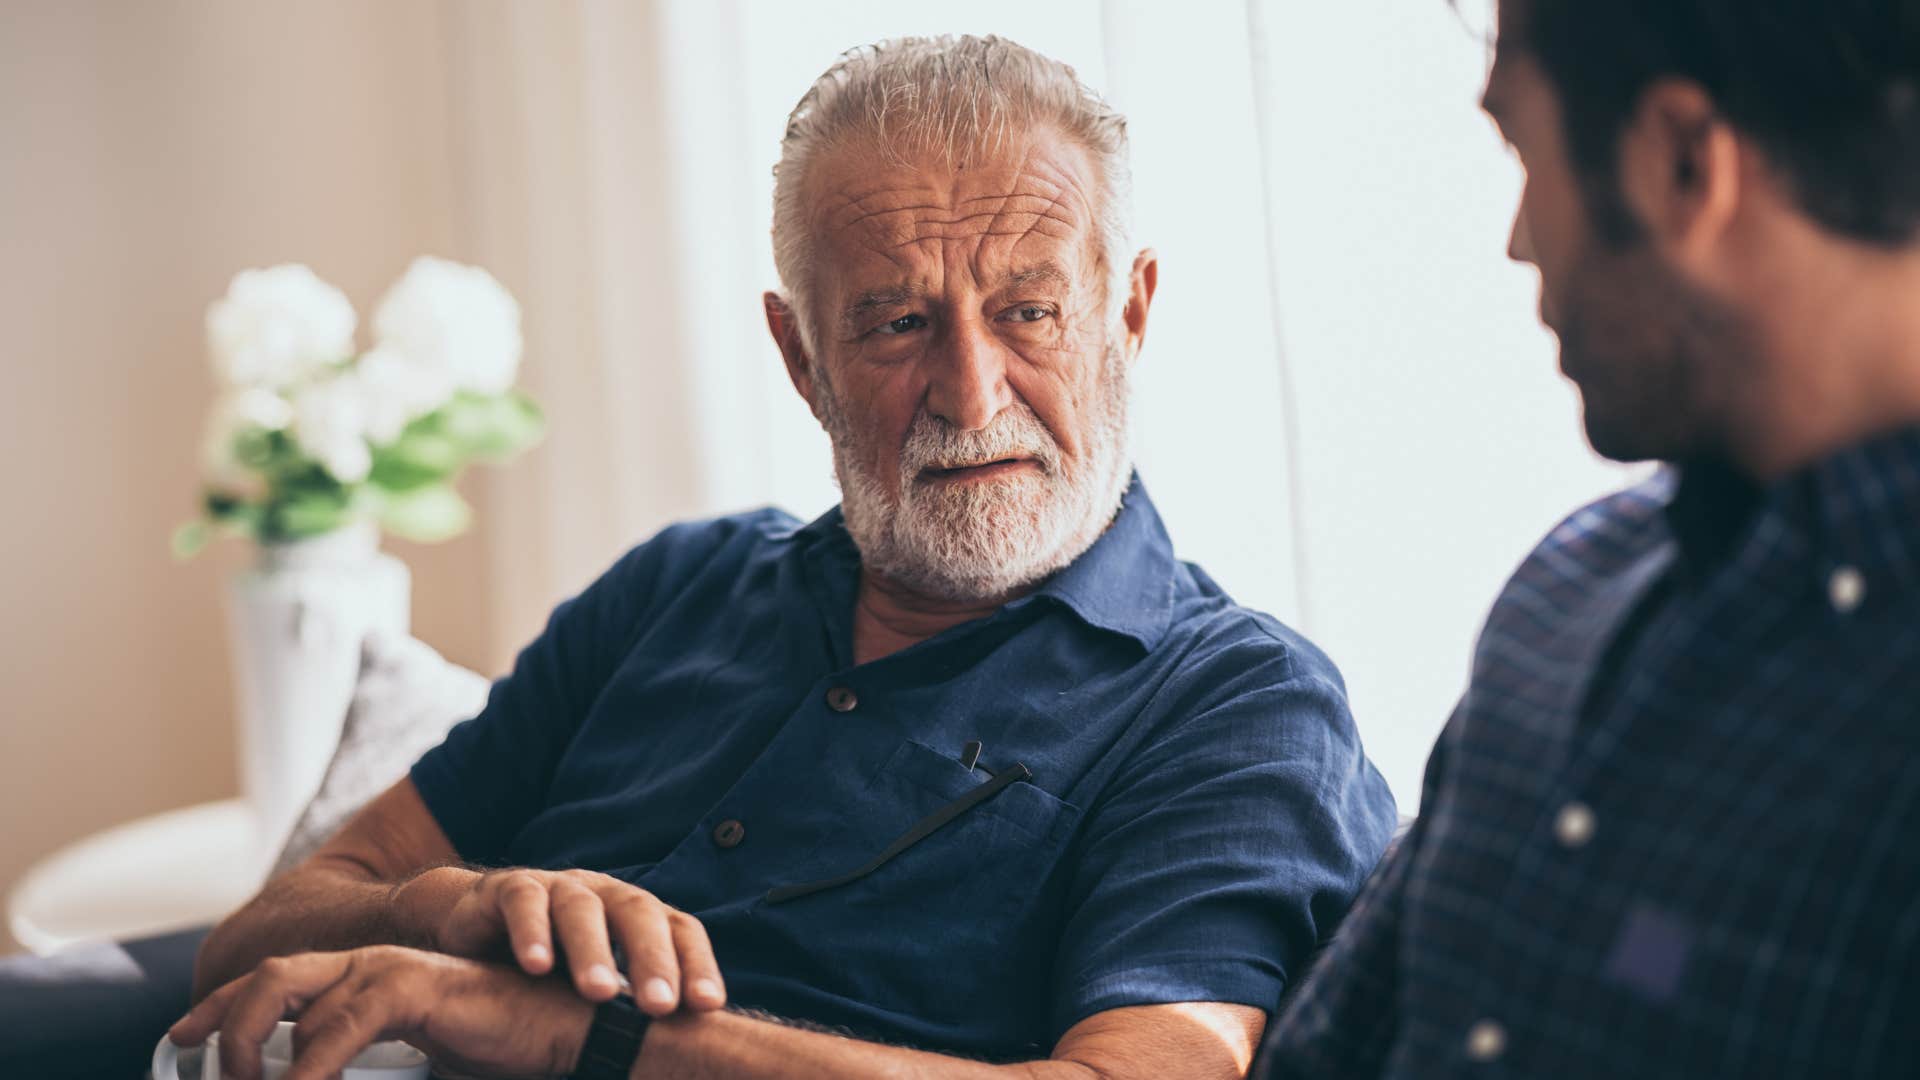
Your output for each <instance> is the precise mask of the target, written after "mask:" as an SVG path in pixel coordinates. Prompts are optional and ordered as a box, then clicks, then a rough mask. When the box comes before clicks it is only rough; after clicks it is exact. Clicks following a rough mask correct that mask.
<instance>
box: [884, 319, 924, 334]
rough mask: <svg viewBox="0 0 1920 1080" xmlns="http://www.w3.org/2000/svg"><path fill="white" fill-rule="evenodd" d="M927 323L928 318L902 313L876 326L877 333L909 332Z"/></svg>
mask: <svg viewBox="0 0 1920 1080" xmlns="http://www.w3.org/2000/svg"><path fill="white" fill-rule="evenodd" d="M925 325H927V320H925V319H923V318H921V317H920V316H918V315H902V316H900V317H899V318H897V319H894V320H892V321H890V322H883V323H881V324H880V325H879V326H877V327H875V328H874V333H876V334H907V333H912V332H913V331H915V330H918V329H920V328H921V327H923V326H925Z"/></svg>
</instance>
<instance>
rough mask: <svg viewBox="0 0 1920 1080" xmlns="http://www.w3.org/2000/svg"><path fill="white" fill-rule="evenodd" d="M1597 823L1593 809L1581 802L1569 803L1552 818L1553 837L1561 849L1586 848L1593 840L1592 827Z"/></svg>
mask: <svg viewBox="0 0 1920 1080" xmlns="http://www.w3.org/2000/svg"><path fill="white" fill-rule="evenodd" d="M1597 824H1599V822H1598V821H1597V820H1596V819H1595V818H1594V816H1593V808H1592V807H1589V806H1588V805H1587V804H1586V803H1583V802H1570V803H1568V804H1567V805H1565V806H1562V807H1561V808H1560V812H1559V813H1558V814H1556V815H1554V818H1553V836H1554V839H1556V840H1558V841H1560V846H1561V847H1563V848H1568V849H1570V850H1571V849H1574V848H1583V847H1586V846H1587V841H1589V840H1591V839H1593V830H1594V826H1596V825H1597Z"/></svg>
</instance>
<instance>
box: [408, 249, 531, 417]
mask: <svg viewBox="0 0 1920 1080" xmlns="http://www.w3.org/2000/svg"><path fill="white" fill-rule="evenodd" d="M373 328H374V335H375V336H376V337H377V338H378V339H379V342H380V345H381V346H382V347H383V348H390V349H392V350H394V351H395V352H397V353H399V354H400V355H402V356H405V357H406V358H407V359H409V360H411V361H413V362H414V363H417V364H420V365H422V366H424V367H427V368H429V369H432V370H435V371H439V372H443V373H445V375H446V377H447V378H448V379H449V380H450V381H451V383H452V385H453V386H454V388H455V389H459V390H471V391H474V392H475V393H480V394H500V393H505V392H506V391H507V390H508V389H509V388H510V387H512V386H513V381H514V379H515V378H516V377H517V376H518V375H519V372H520V349H521V339H520V305H519V304H517V303H515V302H514V299H513V295H512V294H511V293H509V292H507V290H506V289H505V287H503V286H502V285H501V284H500V283H499V282H498V281H495V280H494V278H493V275H492V274H489V273H487V272H486V271H485V270H482V269H480V268H479V267H477V266H463V265H461V264H460V263H456V262H452V261H449V260H447V259H437V258H434V257H432V256H422V257H421V258H418V259H415V260H414V261H413V265H412V266H409V267H408V268H407V272H406V273H405V274H404V275H402V276H401V278H400V280H399V281H397V282H394V285H393V288H391V289H389V290H387V295H386V296H385V297H383V298H382V299H381V301H380V306H379V308H378V309H377V310H376V311H375V312H374V317H373Z"/></svg>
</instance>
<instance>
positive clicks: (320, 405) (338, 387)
mask: <svg viewBox="0 0 1920 1080" xmlns="http://www.w3.org/2000/svg"><path fill="white" fill-rule="evenodd" d="M367 414H368V410H367V405H366V392H365V388H364V387H363V386H362V385H361V383H360V380H359V379H357V378H355V376H354V375H353V374H352V373H351V372H343V373H341V374H339V375H336V376H334V377H333V378H331V379H322V380H320V381H319V382H313V383H308V384H307V385H306V386H303V387H301V388H300V390H299V392H298V393H296V394H295V395H294V398H293V438H294V441H296V442H298V443H299V444H300V448H301V449H302V450H305V451H306V452H307V455H308V456H309V457H311V458H313V460H315V461H317V462H319V463H320V467H321V468H323V469H325V470H327V472H329V473H331V474H333V478H334V479H335V480H338V481H340V482H341V483H343V484H357V483H359V482H360V481H362V480H365V479H366V478H367V472H368V471H369V470H370V469H372V468H373V452H372V450H370V449H368V447H367V421H368V415H367Z"/></svg>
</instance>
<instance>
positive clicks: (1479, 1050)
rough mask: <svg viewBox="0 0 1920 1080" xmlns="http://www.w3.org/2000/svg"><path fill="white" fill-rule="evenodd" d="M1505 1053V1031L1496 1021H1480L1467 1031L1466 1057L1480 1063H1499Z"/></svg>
mask: <svg viewBox="0 0 1920 1080" xmlns="http://www.w3.org/2000/svg"><path fill="white" fill-rule="evenodd" d="M1506 1052H1507V1029H1506V1028H1503V1027H1501V1026H1500V1024H1499V1022H1498V1021H1494V1020H1482V1021H1480V1022H1479V1023H1477V1024H1475V1025H1473V1026H1472V1027H1470V1028H1468V1029H1467V1056H1468V1057H1469V1058H1472V1059H1473V1060H1475V1061H1478V1062H1481V1063H1483V1064H1484V1063H1487V1062H1493V1061H1499V1060H1500V1056H1501V1055H1502V1054H1505V1053H1506Z"/></svg>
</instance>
